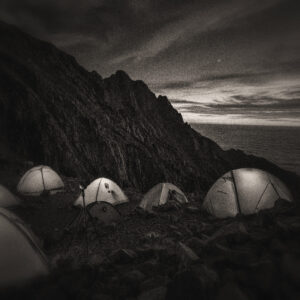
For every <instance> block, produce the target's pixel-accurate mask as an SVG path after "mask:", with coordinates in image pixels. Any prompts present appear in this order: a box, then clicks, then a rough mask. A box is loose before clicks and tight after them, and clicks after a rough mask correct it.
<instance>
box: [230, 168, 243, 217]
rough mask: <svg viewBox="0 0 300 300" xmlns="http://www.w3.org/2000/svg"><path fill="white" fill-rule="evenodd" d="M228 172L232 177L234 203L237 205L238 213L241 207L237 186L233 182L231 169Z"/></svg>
mask: <svg viewBox="0 0 300 300" xmlns="http://www.w3.org/2000/svg"><path fill="white" fill-rule="evenodd" d="M230 173H231V177H232V180H233V186H234V193H235V199H236V205H237V209H238V212H239V214H240V213H241V207H240V201H239V196H238V191H237V188H236V182H235V178H234V174H233V171H232V170H231V171H230Z"/></svg>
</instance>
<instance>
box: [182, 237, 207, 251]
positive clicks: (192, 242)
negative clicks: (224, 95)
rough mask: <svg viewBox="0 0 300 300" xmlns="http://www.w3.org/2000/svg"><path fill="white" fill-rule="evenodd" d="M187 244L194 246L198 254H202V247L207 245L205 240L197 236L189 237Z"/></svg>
mask: <svg viewBox="0 0 300 300" xmlns="http://www.w3.org/2000/svg"><path fill="white" fill-rule="evenodd" d="M186 244H187V245H188V246H189V247H190V248H192V249H193V250H194V251H195V253H196V254H197V255H200V254H201V253H202V249H203V248H204V247H205V245H206V243H205V242H204V241H203V240H201V239H199V238H197V237H192V238H190V239H188V240H187V241H186Z"/></svg>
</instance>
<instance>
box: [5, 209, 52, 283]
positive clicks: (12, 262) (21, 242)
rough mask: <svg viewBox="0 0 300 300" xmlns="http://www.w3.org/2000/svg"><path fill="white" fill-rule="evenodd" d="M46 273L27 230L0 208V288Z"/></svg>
mask: <svg viewBox="0 0 300 300" xmlns="http://www.w3.org/2000/svg"><path fill="white" fill-rule="evenodd" d="M48 271H49V270H48V263H47V259H46V257H45V256H44V254H43V253H42V251H41V249H40V248H39V246H38V243H37V242H36V241H35V239H34V236H33V235H32V234H31V232H30V230H29V229H27V228H26V227H25V225H24V223H23V222H22V221H21V220H20V219H19V218H17V217H16V216H15V215H14V214H13V213H11V212H8V211H7V210H6V209H4V208H0V287H1V288H3V287H10V286H16V285H20V284H25V283H27V282H28V281H29V280H31V279H34V278H36V277H38V276H41V275H46V274H48Z"/></svg>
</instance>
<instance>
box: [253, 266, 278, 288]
mask: <svg viewBox="0 0 300 300" xmlns="http://www.w3.org/2000/svg"><path fill="white" fill-rule="evenodd" d="M274 264H275V263H274V262H272V261H270V260H267V261H262V262H260V263H258V264H257V265H255V266H253V271H254V272H253V273H252V278H251V280H250V281H251V285H252V286H255V287H258V288H259V289H260V290H261V291H263V292H264V293H265V294H268V292H270V291H271V290H272V289H273V288H274V286H278V284H279V283H280V282H277V279H279V278H277V277H279V276H278V274H279V270H278V269H277V268H276V267H275V265H274Z"/></svg>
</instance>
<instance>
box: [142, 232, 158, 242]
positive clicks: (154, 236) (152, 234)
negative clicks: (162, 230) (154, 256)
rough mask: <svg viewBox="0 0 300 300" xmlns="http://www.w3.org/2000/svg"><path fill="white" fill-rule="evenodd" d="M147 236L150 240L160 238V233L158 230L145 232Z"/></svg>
mask: <svg viewBox="0 0 300 300" xmlns="http://www.w3.org/2000/svg"><path fill="white" fill-rule="evenodd" d="M145 237H146V238H147V239H150V240H156V239H158V238H160V234H159V233H158V232H154V231H150V232H148V233H146V234H145Z"/></svg>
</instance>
